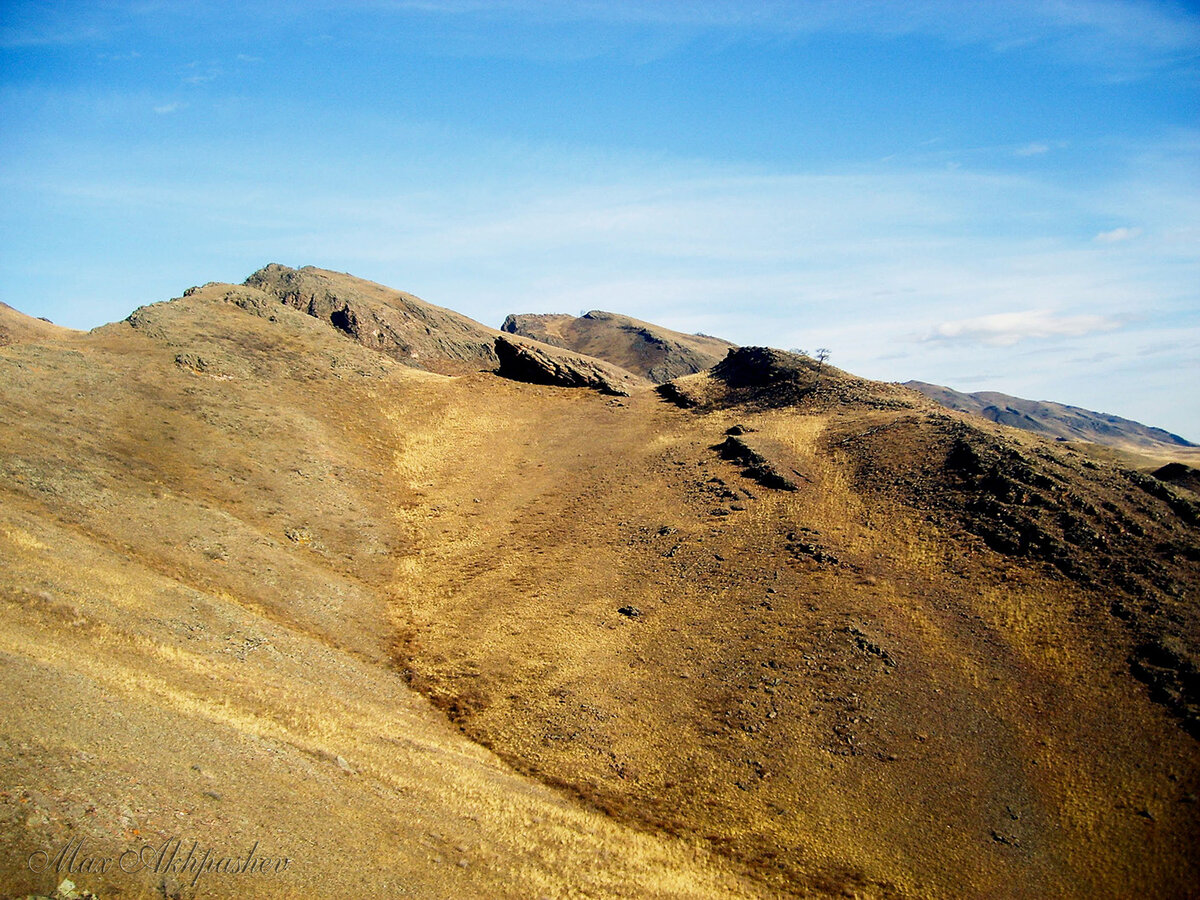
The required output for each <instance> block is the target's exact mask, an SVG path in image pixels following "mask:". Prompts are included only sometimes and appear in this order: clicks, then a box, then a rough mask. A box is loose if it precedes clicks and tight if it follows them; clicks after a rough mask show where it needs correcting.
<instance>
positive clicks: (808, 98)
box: [0, 0, 1200, 441]
mask: <svg viewBox="0 0 1200 900" xmlns="http://www.w3.org/2000/svg"><path fill="white" fill-rule="evenodd" d="M0 201H2V202H0V300H3V301H4V302H6V303H8V304H10V305H12V306H15V307H17V308H18V309H21V310H22V311H25V312H28V313H31V314H34V315H42V316H47V317H49V318H51V319H53V320H54V321H56V322H59V323H61V324H66V325H70V326H73V327H79V328H87V327H93V326H95V325H98V324H101V323H103V322H107V321H112V320H115V319H120V318H123V317H124V316H125V315H127V314H128V313H129V312H130V311H131V310H132V309H134V308H135V307H137V306H139V305H141V304H144V303H150V302H154V301H157V300H161V299H166V298H168V297H173V296H178V295H179V294H180V293H182V291H183V290H184V289H185V288H187V287H188V286H190V285H192V284H197V283H203V282H206V281H214V280H217V281H235V282H236V281H241V280H243V279H244V278H245V277H246V276H247V275H248V274H250V272H252V271H253V270H254V269H256V268H258V267H259V266H261V265H264V264H266V263H267V262H283V263H286V264H289V265H295V266H300V265H306V264H312V265H318V266H323V267H327V268H333V269H337V270H340V271H348V272H351V273H353V274H356V275H360V276H363V277H366V278H370V279H373V280H375V281H380V282H383V283H385V284H388V285H391V286H394V287H398V288H401V289H404V290H408V291H412V292H413V293H416V294H418V295H419V296H421V297H424V298H425V299H427V300H429V301H431V302H434V303H438V304H441V305H444V306H449V307H452V308H454V309H458V310H460V311H462V312H464V313H467V314H468V315H471V316H473V317H475V318H477V319H479V320H481V321H483V322H486V323H488V324H490V325H493V326H495V325H498V324H499V322H500V321H501V319H502V318H503V316H504V315H505V314H507V313H509V312H551V311H555V312H571V313H579V312H580V311H582V310H585V309H594V308H600V309H609V310H613V311H618V312H624V313H627V314H630V315H634V316H638V317H640V318H645V319H649V320H651V321H655V322H660V323H662V324H665V325H668V326H671V327H674V328H678V329H680V330H683V331H704V332H707V333H711V334H717V335H721V336H723V337H727V338H729V339H731V340H734V341H737V342H739V343H746V344H770V345H774V346H782V347H805V348H809V349H812V348H815V347H817V346H826V347H829V348H830V349H831V350H832V353H833V356H832V361H833V362H835V363H837V364H838V365H840V366H842V367H843V368H846V369H849V370H850V371H853V372H856V373H858V374H862V375H866V376H870V377H875V378H882V379H887V380H906V379H909V378H918V379H923V380H927V381H935V382H940V383H944V384H949V385H951V386H953V387H956V388H959V389H961V390H1002V391H1006V392H1008V393H1013V394H1017V395H1020V396H1026V397H1033V398H1037V399H1053V400H1059V401H1062V402H1068V403H1074V404H1077V405H1081V406H1086V407H1090V408H1093V409H1101V410H1105V411H1108V412H1113V413H1117V414H1119V415H1126V416H1129V417H1132V418H1137V419H1140V420H1142V421H1145V422H1148V423H1150V424H1155V425H1160V426H1162V427H1166V428H1169V429H1171V430H1173V431H1176V432H1179V433H1181V434H1183V435H1184V436H1186V437H1189V438H1191V439H1192V440H1197V441H1200V399H1198V396H1197V395H1198V393H1200V392H1197V390H1196V388H1195V385H1196V384H1200V12H1197V11H1196V9H1195V8H1194V7H1193V8H1189V6H1187V5H1184V4H1178V3H1159V2H1150V0H1142V2H1118V0H1047V2H1038V3H1034V2H1023V0H1011V2H996V3H988V2H978V3H971V4H961V3H957V2H947V0H912V2H879V0H840V2H832V0H827V2H817V0H814V2H784V0H771V2H767V0H764V2H754V0H691V2H672V0H586V2H533V0H493V2H473V0H423V2H416V0H413V2H403V0H395V2H385V0H376V2H365V0H364V2H352V0H351V2H291V3H278V2H265V0H245V2H241V3H237V4H232V3H204V2H149V0H146V2H104V0H94V2H78V3H74V2H63V0H58V2H23V0H6V2H4V3H0ZM1189 384H1190V385H1193V387H1192V388H1188V387H1187V385H1189Z"/></svg>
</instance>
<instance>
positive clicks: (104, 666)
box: [0, 285, 762, 900]
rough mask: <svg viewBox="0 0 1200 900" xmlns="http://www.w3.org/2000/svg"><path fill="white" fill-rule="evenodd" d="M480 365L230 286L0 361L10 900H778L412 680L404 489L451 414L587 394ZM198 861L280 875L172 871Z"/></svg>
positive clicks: (409, 511) (417, 548)
mask: <svg viewBox="0 0 1200 900" xmlns="http://www.w3.org/2000/svg"><path fill="white" fill-rule="evenodd" d="M475 377H476V380H475V381H474V382H473V383H466V384H462V385H460V384H458V383H457V382H455V381H454V380H452V379H447V378H443V377H441V376H437V375H431V374H428V373H425V372H421V371H418V370H415V369H411V368H407V367H404V366H400V365H397V364H396V363H395V362H393V361H392V360H391V359H389V358H388V357H386V356H384V355H381V354H379V353H376V352H372V351H370V350H368V349H366V348H364V347H361V346H359V345H358V344H356V343H354V342H352V341H348V340H346V339H345V338H344V336H342V335H341V334H339V333H338V331H336V330H334V329H332V328H329V327H328V326H327V325H325V324H323V323H322V322H320V321H318V320H317V319H315V318H312V317H309V316H308V315H305V314H303V313H301V312H298V311H296V310H293V309H291V308H289V307H286V306H282V305H281V304H280V303H279V302H278V300H277V299H276V298H274V297H271V296H268V295H266V294H264V293H262V292H260V291H258V290H256V289H253V288H247V287H238V286H233V285H210V286H208V287H205V288H202V289H199V290H196V291H192V292H191V295H190V296H188V297H187V298H184V299H180V300H176V301H173V302H170V303H163V304H156V305H154V306H150V307H146V308H143V309H140V310H138V311H137V312H136V313H135V314H134V315H132V316H131V317H130V318H129V320H128V321H126V322H123V323H119V324H116V325H110V326H106V327H104V328H101V329H98V330H97V331H95V332H93V333H91V334H86V335H81V334H66V335H62V336H58V337H56V338H55V339H54V340H47V341H39V342H38V343H23V344H13V345H11V346H8V347H5V348H3V349H0V426H2V427H0V607H2V608H3V616H0V683H2V690H0V698H3V699H2V700H0V797H2V798H3V803H2V804H0V896H4V897H9V896H16V895H24V894H25V893H30V892H37V893H44V894H49V893H50V892H51V891H52V890H53V889H54V887H55V885H57V884H58V883H59V882H60V881H61V880H62V879H63V878H66V877H69V878H70V879H71V880H73V881H74V882H75V884H76V885H77V887H78V888H79V889H81V890H83V889H87V890H92V891H95V892H96V893H98V894H99V895H100V896H101V897H103V898H105V900H108V898H109V897H114V896H120V897H130V898H151V897H153V898H161V897H164V896H167V897H177V896H184V897H193V896H195V897H206V898H209V897H211V898H223V897H229V898H232V897H246V896H270V897H281V898H283V897H305V898H330V900H333V898H343V897H349V896H357V895H360V894H361V893H362V891H363V889H364V887H366V888H368V889H369V890H368V892H369V893H373V894H374V893H378V894H379V895H381V896H382V895H387V896H396V895H402V896H413V897H428V898H444V897H450V896H463V897H514V898H517V897H519V898H525V897H530V896H540V895H546V896H567V895H579V894H582V895H587V896H606V897H630V898H633V897H639V898H640V897H643V896H658V897H700V896H762V892H761V891H759V890H758V889H757V888H755V886H754V885H753V884H751V883H749V882H748V881H747V880H746V879H745V878H744V877H742V876H740V875H738V874H736V873H734V872H732V871H731V867H730V866H729V865H728V864H726V863H724V862H722V861H721V860H720V859H716V858H714V857H713V856H712V854H709V853H706V852H705V851H703V850H699V849H697V848H693V847H690V846H687V845H685V844H683V843H681V842H679V841H675V840H671V839H667V838H662V837H655V836H652V835H647V834H643V833H638V832H634V831H631V830H630V829H629V828H627V827H624V826H622V825H621V824H619V823H616V822H613V821H612V820H609V819H607V818H605V817H604V816H602V815H600V814H598V813H595V812H589V811H587V810H584V809H581V808H579V807H578V806H577V805H574V804H572V803H570V802H569V801H568V800H566V799H564V797H562V796H561V795H559V794H556V793H555V792H553V791H551V790H549V789H547V788H545V787H543V786H541V785H539V784H537V783H536V782H534V781H532V780H531V779H529V778H527V777H523V776H520V775H518V774H516V773H515V772H514V771H513V770H512V769H511V768H510V767H509V766H507V765H505V764H504V763H502V762H501V761H500V760H499V759H497V758H496V757H495V756H494V755H493V754H491V753H490V752H488V751H486V750H484V749H482V748H480V747H478V746H477V745H474V744H472V743H470V742H469V741H467V740H466V739H465V738H464V737H463V736H462V735H461V734H460V733H459V732H458V731H457V730H456V729H454V728H453V727H451V726H450V725H449V724H448V723H447V722H446V721H445V719H444V717H442V716H441V715H440V714H439V713H438V712H437V711H436V710H434V709H433V708H432V707H431V706H430V705H429V704H428V702H427V701H426V700H424V699H423V698H421V697H420V696H419V695H417V694H416V693H414V692H413V691H412V690H411V689H410V688H409V687H407V686H406V684H405V683H404V680H403V679H402V678H401V676H400V675H399V674H398V673H397V670H396V667H395V664H394V658H393V650H394V647H395V644H396V641H397V635H398V634H400V633H401V632H402V625H404V623H405V619H402V617H401V612H402V611H404V610H403V608H401V607H398V606H397V605H396V600H397V596H398V595H400V594H401V593H405V595H406V591H407V588H406V586H405V585H406V582H407V581H408V579H409V577H410V573H411V572H412V571H416V570H419V569H420V567H421V566H422V565H423V562H422V560H423V555H424V554H425V553H426V552H427V550H426V548H425V547H423V546H421V545H420V544H418V543H417V540H416V531H415V528H414V523H415V522H419V521H421V520H423V518H424V516H425V515H427V514H428V512H429V507H428V506H427V504H426V501H425V498H424V497H423V496H422V493H423V492H422V489H421V488H420V486H419V484H415V482H419V481H420V480H421V479H423V478H424V477H426V476H425V474H424V473H425V471H426V466H427V464H428V463H429V462H430V461H432V460H436V459H437V458H438V456H439V455H440V453H441V450H442V445H443V442H444V441H445V440H446V439H447V437H448V436H450V435H452V434H454V433H455V431H456V429H457V428H458V427H460V426H461V425H465V424H467V423H465V422H464V423H455V422H453V421H446V420H438V419H437V418H431V417H430V415H429V413H430V412H431V411H432V410H433V408H434V407H436V405H437V402H438V398H439V397H440V396H441V395H442V393H443V392H446V391H450V392H452V393H453V394H455V395H460V396H463V397H466V396H473V397H475V398H476V399H477V401H478V402H479V405H480V406H481V407H482V408H483V409H485V410H491V411H492V414H493V415H500V412H499V411H500V410H501V409H502V407H503V405H504V404H505V402H506V401H507V400H508V399H509V397H511V396H512V395H513V394H514V393H519V392H522V391H525V390H533V391H537V392H547V398H548V399H547V402H555V400H556V398H557V397H558V396H559V395H560V394H570V393H572V392H570V391H563V390H561V389H559V390H557V391H555V390H554V389H548V388H533V389H530V388H525V387H524V386H521V385H517V384H515V383H512V382H507V381H502V380H500V379H497V378H495V377H494V376H491V375H486V376H483V375H481V376H475ZM464 499H465V498H464ZM462 521H464V523H465V522H466V521H467V519H466V518H465V517H464V518H463V520H462ZM172 839H177V842H176V844H174V845H171V844H170V841H171V840H172ZM72 842H73V843H72ZM80 842H82V849H80V846H81V845H80ZM179 842H182V849H180V850H179V851H178V855H177V858H176V859H175V861H174V863H175V867H174V868H168V865H167V863H168V862H169V861H170V860H169V854H170V850H168V859H167V860H163V861H161V865H160V861H159V860H158V858H157V856H156V854H157V853H158V851H159V850H160V849H161V848H162V847H163V846H164V844H167V845H168V846H176V847H178V846H179ZM192 842H198V845H199V850H198V851H197V852H198V854H203V853H204V852H205V850H212V851H213V857H212V859H211V863H215V862H217V861H218V860H219V859H222V858H226V857H229V858H234V857H239V856H240V857H243V858H244V857H245V856H246V854H247V852H248V851H249V850H250V849H251V848H252V847H256V850H255V851H254V852H255V856H256V858H258V859H267V860H270V869H269V871H268V872H267V873H266V874H250V873H243V874H240V875H238V874H233V873H229V872H223V871H220V870H217V871H213V870H211V869H210V870H209V871H207V872H204V873H200V874H196V873H195V872H194V871H193V870H182V869H181V868H180V866H181V865H182V863H183V860H184V859H185V857H186V854H187V852H188V848H189V847H190V846H191V844H192ZM63 847H68V848H70V847H74V848H75V857H74V858H75V863H74V865H75V868H72V869H71V870H70V871H69V872H67V871H64V869H63V866H64V865H66V864H68V863H66V862H64V861H63V860H60V861H59V864H58V866H57V867H56V866H55V864H54V857H55V856H56V855H57V853H58V851H59V850H60V849H62V848H63ZM144 848H150V849H148V850H147V849H144ZM127 851H131V852H130V854H129V855H128V856H126V857H125V862H126V866H125V867H119V866H117V865H116V864H115V860H117V859H118V858H120V856H121V854H123V853H126V852H127ZM139 852H140V853H142V854H143V857H142V858H143V859H145V860H147V864H146V865H145V866H137V865H130V863H131V862H132V860H133V859H134V857H135V855H136V854H138V853H139ZM71 854H72V851H71V850H70V849H68V851H67V857H68V858H70V857H71ZM105 858H107V859H108V860H109V863H108V864H107V871H105V872H100V871H99V869H100V866H101V865H103V860H104V859H105ZM283 858H287V859H288V860H289V863H288V866H287V868H285V869H283V870H277V869H276V866H277V865H278V864H279V863H280V862H281V860H282V859H283ZM84 860H94V861H95V862H94V864H93V863H88V864H87V867H86V868H82V869H81V868H80V866H81V865H83V862H84ZM156 867H157V871H156V870H155V869H156Z"/></svg>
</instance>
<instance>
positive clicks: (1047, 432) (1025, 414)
mask: <svg viewBox="0 0 1200 900" xmlns="http://www.w3.org/2000/svg"><path fill="white" fill-rule="evenodd" d="M904 386H905V387H909V388H912V389H913V390H915V391H920V392H921V393H922V394H924V395H925V396H927V397H929V398H931V399H933V400H936V401H937V402H938V403H940V404H941V405H942V406H945V407H946V408H947V409H956V410H959V411H961V412H968V413H973V414H975V415H978V416H983V417H984V418H985V419H988V420H990V421H992V422H996V423H998V424H1000V425H1009V426H1012V427H1013V428H1020V429H1023V430H1025V431H1032V432H1033V433H1034V434H1040V435H1041V436H1042V437H1047V438H1052V439H1060V440H1065V441H1094V442H1095V443H1098V444H1106V445H1108V446H1111V447H1118V448H1122V449H1126V450H1133V451H1139V450H1141V451H1145V450H1150V451H1158V452H1162V451H1165V450H1178V449H1179V448H1184V447H1195V446H1196V445H1195V444H1192V443H1191V442H1189V441H1186V440H1184V439H1183V438H1181V437H1180V436H1179V435H1177V434H1171V433H1170V432H1169V431H1165V430H1163V429H1162V428H1153V427H1150V426H1148V425H1143V424H1142V423H1141V422H1134V421H1133V420H1131V419H1122V418H1121V417H1120V416H1113V415H1109V414H1108V413H1100V412H1094V411H1092V410H1090V409H1081V408H1080V407H1078V406H1067V405H1065V404H1062V403H1054V402H1052V401H1049V400H1023V399H1021V398H1020V397H1011V396H1009V395H1008V394H1000V393H996V392H995V391H977V392H975V393H972V394H964V393H962V392H961V391H956V390H953V389H952V388H948V387H943V386H942V385H939V384H928V383H927V382H924V381H908V382H905V385H904Z"/></svg>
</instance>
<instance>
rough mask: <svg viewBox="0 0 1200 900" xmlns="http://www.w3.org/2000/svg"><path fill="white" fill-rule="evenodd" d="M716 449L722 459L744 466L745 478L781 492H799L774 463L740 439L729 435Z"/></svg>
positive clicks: (792, 481) (787, 476) (795, 485)
mask: <svg viewBox="0 0 1200 900" xmlns="http://www.w3.org/2000/svg"><path fill="white" fill-rule="evenodd" d="M716 449H717V452H718V453H719V454H720V455H721V458H722V459H727V460H729V461H731V462H736V463H740V464H741V465H743V466H745V467H746V471H745V473H744V474H745V475H746V477H747V478H753V479H754V480H755V481H757V482H758V483H759V484H761V485H762V486H763V487H769V488H776V489H778V490H781V491H795V490H799V487H800V485H799V484H798V483H797V482H796V481H795V479H794V478H792V477H791V476H789V475H787V474H785V473H783V472H782V471H780V470H779V468H778V467H777V466H775V464H774V463H772V462H771V461H770V460H769V459H767V458H766V457H765V456H763V455H762V454H761V453H759V452H758V451H757V450H755V449H754V448H752V447H751V446H750V445H749V444H747V443H746V442H745V441H744V440H742V439H741V438H740V437H735V436H733V435H730V436H729V437H726V438H725V440H724V442H722V443H721V444H719V445H717V448H716Z"/></svg>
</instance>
